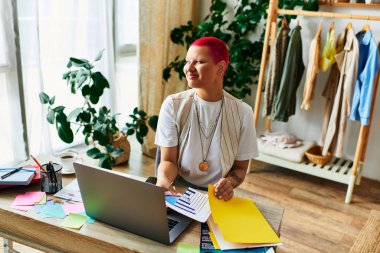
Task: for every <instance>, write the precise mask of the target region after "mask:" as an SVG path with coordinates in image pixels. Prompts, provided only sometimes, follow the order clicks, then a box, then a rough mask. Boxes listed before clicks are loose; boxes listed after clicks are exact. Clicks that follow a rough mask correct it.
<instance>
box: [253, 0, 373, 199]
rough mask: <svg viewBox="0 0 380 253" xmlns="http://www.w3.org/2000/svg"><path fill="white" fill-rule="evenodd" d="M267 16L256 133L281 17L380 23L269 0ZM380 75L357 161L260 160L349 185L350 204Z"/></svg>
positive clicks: (362, 161) (256, 103)
mask: <svg viewBox="0 0 380 253" xmlns="http://www.w3.org/2000/svg"><path fill="white" fill-rule="evenodd" d="M267 12H268V19H267V24H266V30H265V38H264V48H263V53H262V57H261V65H260V66H261V67H260V74H259V80H258V86H257V92H256V101H255V108H254V120H255V128H256V129H257V122H258V118H259V111H260V103H261V95H262V88H263V83H264V73H265V68H266V61H267V56H268V46H269V38H271V40H270V46H271V48H273V47H272V46H273V44H274V41H275V36H276V29H277V17H278V14H282V15H297V16H314V17H325V18H326V17H327V18H343V19H354V20H375V21H380V16H364V15H352V14H342V13H333V12H314V11H297V10H284V9H279V8H278V0H270V2H269V8H268V11H267ZM379 75H380V74H379V72H377V74H376V78H375V83H374V88H373V89H374V90H373V93H372V94H373V98H372V102H371V112H370V120H369V124H368V125H367V126H366V125H361V126H360V133H359V137H358V142H357V146H356V151H355V158H354V161H350V160H346V159H339V158H335V159H332V161H331V162H330V163H329V164H327V165H324V166H321V165H317V164H313V163H310V162H302V163H294V162H289V161H285V160H283V159H281V158H276V157H273V156H269V155H264V154H260V156H259V157H258V158H257V160H259V161H263V162H266V163H269V164H274V165H277V166H280V167H285V168H288V169H292V170H296V171H299V172H303V173H306V174H311V175H314V176H318V177H322V178H326V179H329V180H333V181H336V182H340V183H344V184H347V185H348V188H347V192H346V198H345V202H346V203H350V202H351V198H352V193H353V190H354V186H355V184H357V185H359V184H360V179H361V175H362V170H363V163H364V159H365V153H366V150H367V143H368V136H369V131H370V128H371V125H372V116H373V109H374V105H375V100H376V92H377V88H378V82H379ZM270 122H271V121H270V119H269V118H268V117H266V119H265V131H269V129H270Z"/></svg>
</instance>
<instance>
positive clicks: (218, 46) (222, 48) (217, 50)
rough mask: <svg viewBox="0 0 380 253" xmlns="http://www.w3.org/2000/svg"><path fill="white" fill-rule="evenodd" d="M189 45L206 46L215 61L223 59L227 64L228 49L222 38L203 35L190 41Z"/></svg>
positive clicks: (228, 57)
mask: <svg viewBox="0 0 380 253" xmlns="http://www.w3.org/2000/svg"><path fill="white" fill-rule="evenodd" d="M191 46H201V47H203V46H204V47H207V48H208V49H209V52H210V54H211V57H212V59H213V60H214V62H215V63H217V62H219V61H222V60H223V61H225V62H226V63H227V64H228V62H229V61H230V56H229V54H228V49H227V46H226V44H225V43H224V41H223V40H220V39H218V38H215V37H203V38H199V39H197V40H195V41H194V42H193V43H191Z"/></svg>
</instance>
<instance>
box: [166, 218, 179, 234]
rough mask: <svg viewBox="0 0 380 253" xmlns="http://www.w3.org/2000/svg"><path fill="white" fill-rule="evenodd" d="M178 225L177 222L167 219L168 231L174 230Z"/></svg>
mask: <svg viewBox="0 0 380 253" xmlns="http://www.w3.org/2000/svg"><path fill="white" fill-rule="evenodd" d="M177 224H178V221H176V220H173V219H170V218H168V225H169V231H170V230H172V228H174V226H175V225H177Z"/></svg>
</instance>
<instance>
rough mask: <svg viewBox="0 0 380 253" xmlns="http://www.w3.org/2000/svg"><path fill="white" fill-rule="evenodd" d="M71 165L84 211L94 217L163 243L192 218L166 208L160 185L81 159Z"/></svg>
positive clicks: (172, 237)
mask: <svg viewBox="0 0 380 253" xmlns="http://www.w3.org/2000/svg"><path fill="white" fill-rule="evenodd" d="M74 169H75V173H76V177H77V179H78V185H79V189H80V192H81V195H82V199H83V204H84V207H85V209H86V213H87V214H88V215H89V216H90V217H92V218H95V219H96V220H99V221H102V222H104V223H107V224H109V225H112V226H115V227H118V228H121V229H124V230H127V231H129V232H132V233H134V234H138V235H141V236H144V237H147V238H150V239H152V240H155V241H158V242H161V243H165V244H170V243H172V242H173V241H174V240H175V239H176V238H177V237H178V236H179V235H180V234H181V233H182V232H183V231H184V230H185V229H186V227H188V226H189V225H190V223H191V221H192V219H190V218H188V217H186V216H183V215H182V214H179V213H177V212H175V211H173V210H170V209H169V208H166V206H165V193H164V190H163V189H162V188H161V187H158V186H156V185H153V184H150V183H146V182H143V181H138V180H135V179H132V178H129V177H128V176H127V175H125V174H123V173H119V172H115V171H110V170H105V169H101V168H97V167H92V166H88V165H85V164H81V163H74Z"/></svg>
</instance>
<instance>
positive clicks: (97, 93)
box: [39, 50, 158, 169]
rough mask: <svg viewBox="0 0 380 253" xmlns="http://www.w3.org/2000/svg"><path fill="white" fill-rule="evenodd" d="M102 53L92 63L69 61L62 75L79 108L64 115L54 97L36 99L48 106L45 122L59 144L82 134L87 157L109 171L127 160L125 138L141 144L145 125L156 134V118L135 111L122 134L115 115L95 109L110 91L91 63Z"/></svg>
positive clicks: (41, 95) (127, 145)
mask: <svg viewBox="0 0 380 253" xmlns="http://www.w3.org/2000/svg"><path fill="white" fill-rule="evenodd" d="M103 51H104V50H102V51H101V52H100V53H99V54H98V55H97V57H96V58H95V60H94V61H93V62H90V61H88V60H87V59H78V58H74V57H71V58H70V59H69V62H68V64H67V68H68V69H69V70H68V71H67V72H66V73H64V74H63V79H65V80H66V81H67V85H68V86H69V88H70V91H71V93H72V94H77V93H80V94H81V95H82V99H83V103H82V106H81V107H78V108H76V109H74V110H73V111H71V112H70V113H69V114H68V115H66V113H65V112H64V110H65V106H62V105H58V106H55V105H54V102H55V96H53V97H50V96H49V95H48V94H46V93H44V92H41V93H40V94H39V97H40V101H41V103H42V104H46V105H47V106H48V113H47V121H48V122H49V123H50V124H54V125H55V127H56V129H57V132H58V136H59V137H60V139H61V140H62V141H64V142H66V143H72V142H73V140H74V132H73V129H74V128H76V133H78V132H79V131H81V133H82V134H83V135H84V137H85V138H84V141H85V143H86V144H87V145H90V144H92V145H94V147H93V148H91V149H89V150H88V151H87V155H88V156H90V157H92V158H94V159H99V166H100V167H102V168H106V169H112V166H113V165H117V164H120V163H123V162H126V161H128V159H129V154H130V145H129V142H128V140H127V135H133V134H136V138H137V140H138V141H139V143H141V144H142V143H143V140H144V137H145V136H146V135H147V133H148V131H149V128H148V125H149V126H150V127H151V128H152V129H153V130H154V131H155V129H156V126H157V120H158V117H157V116H155V115H153V116H148V115H146V113H145V112H144V111H142V110H139V109H138V108H135V109H134V111H133V113H132V114H131V115H129V116H130V117H131V118H132V122H131V123H126V124H125V127H124V129H123V131H120V130H119V128H118V127H117V121H116V117H117V114H112V113H111V110H110V109H109V108H108V107H106V106H101V107H99V108H98V107H97V106H96V105H97V103H98V102H99V99H100V97H101V96H102V95H103V92H104V90H105V89H107V88H109V87H110V86H109V83H108V81H107V79H106V78H105V77H104V76H103V74H102V73H101V72H100V71H94V70H93V69H94V63H95V62H97V61H99V60H100V59H101V57H102V53H103Z"/></svg>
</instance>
